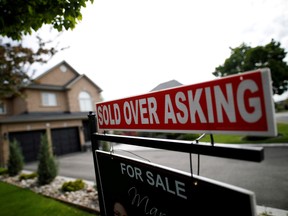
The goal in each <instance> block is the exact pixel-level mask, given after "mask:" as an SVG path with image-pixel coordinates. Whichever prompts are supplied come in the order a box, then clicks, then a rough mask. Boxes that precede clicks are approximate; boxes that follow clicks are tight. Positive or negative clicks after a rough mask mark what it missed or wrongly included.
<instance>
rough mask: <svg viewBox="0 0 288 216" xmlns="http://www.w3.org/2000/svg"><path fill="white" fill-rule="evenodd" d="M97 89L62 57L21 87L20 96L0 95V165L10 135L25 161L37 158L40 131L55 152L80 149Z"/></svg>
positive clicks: (4, 160)
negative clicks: (60, 60) (17, 144)
mask: <svg viewBox="0 0 288 216" xmlns="http://www.w3.org/2000/svg"><path fill="white" fill-rule="evenodd" d="M101 91H102V90H101V88H100V87H99V86H97V85H96V84H95V83H94V82H93V81H92V80H91V79H89V78H88V77H87V76H86V75H81V74H79V73H78V72H77V71H76V70H75V69H73V68H72V67H71V66H70V65H69V64H68V63H67V62H65V61H63V62H61V63H59V64H57V65H56V66H54V67H53V68H51V69H49V70H48V71H46V72H45V73H43V74H42V75H40V76H39V77H37V78H36V79H35V80H33V82H31V84H29V85H27V86H25V87H23V88H22V89H21V92H22V94H23V96H13V97H8V98H3V99H0V165H2V166H3V165H5V164H6V163H7V160H8V157H9V142H11V141H12V140H14V139H16V140H17V141H18V142H19V143H20V146H21V148H22V152H23V155H24V160H25V162H30V161H35V160H37V157H38V151H39V147H40V142H41V135H43V134H47V136H48V140H49V142H50V144H51V146H52V148H53V152H54V154H55V155H56V156H58V155H64V154H67V153H72V152H77V151H81V150H83V148H84V147H85V143H87V142H89V141H90V136H89V128H88V117H87V115H88V113H89V111H94V110H95V108H94V107H95V106H94V104H95V103H96V102H99V101H101V100H102V98H101Z"/></svg>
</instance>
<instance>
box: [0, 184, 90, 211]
mask: <svg viewBox="0 0 288 216" xmlns="http://www.w3.org/2000/svg"><path fill="white" fill-rule="evenodd" d="M0 203H1V209H0V214H1V215H6V216H10V215H13V216H18V215H19V216H20V215H21V216H39V215H41V216H51V215H53V216H62V215H63V216H64V215H65V216H67V215H69V216H80V215H81V216H92V215H94V214H90V213H88V212H85V211H82V210H80V209H78V208H74V207H72V206H69V205H66V204H64V203H61V202H59V201H56V200H53V199H50V198H47V197H44V196H42V195H39V194H36V193H34V192H33V191H30V190H28V189H23V188H19V187H17V186H14V185H10V184H7V183H4V182H0ZM94 216H95V215H94Z"/></svg>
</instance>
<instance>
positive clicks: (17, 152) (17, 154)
mask: <svg viewBox="0 0 288 216" xmlns="http://www.w3.org/2000/svg"><path fill="white" fill-rule="evenodd" d="M23 164H24V158H23V154H22V151H21V148H20V146H19V143H18V142H17V140H15V139H14V140H13V141H12V142H10V145H9V159H8V174H9V176H16V175H18V174H19V173H20V171H21V170H22V169H23Z"/></svg>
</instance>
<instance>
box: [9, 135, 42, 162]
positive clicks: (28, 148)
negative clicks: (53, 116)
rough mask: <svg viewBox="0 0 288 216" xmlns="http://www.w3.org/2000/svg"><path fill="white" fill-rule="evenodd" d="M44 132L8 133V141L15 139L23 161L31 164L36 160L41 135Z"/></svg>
mask: <svg viewBox="0 0 288 216" xmlns="http://www.w3.org/2000/svg"><path fill="white" fill-rule="evenodd" d="M44 133H45V130H37V131H25V132H12V133H9V140H10V141H12V140H14V139H16V140H17V141H18V142H19V143H20V146H21V149H22V152H23V156H24V161H25V162H31V161H36V160H37V159H38V152H39V148H40V144H41V135H42V134H44Z"/></svg>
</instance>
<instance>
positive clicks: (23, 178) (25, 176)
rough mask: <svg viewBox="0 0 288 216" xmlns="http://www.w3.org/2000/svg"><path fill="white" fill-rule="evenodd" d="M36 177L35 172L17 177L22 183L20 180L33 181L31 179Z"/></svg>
mask: <svg viewBox="0 0 288 216" xmlns="http://www.w3.org/2000/svg"><path fill="white" fill-rule="evenodd" d="M36 177H37V173H35V172H33V173H30V174H26V173H22V174H21V175H20V176H19V180H20V181H22V180H27V179H33V178H36Z"/></svg>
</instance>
